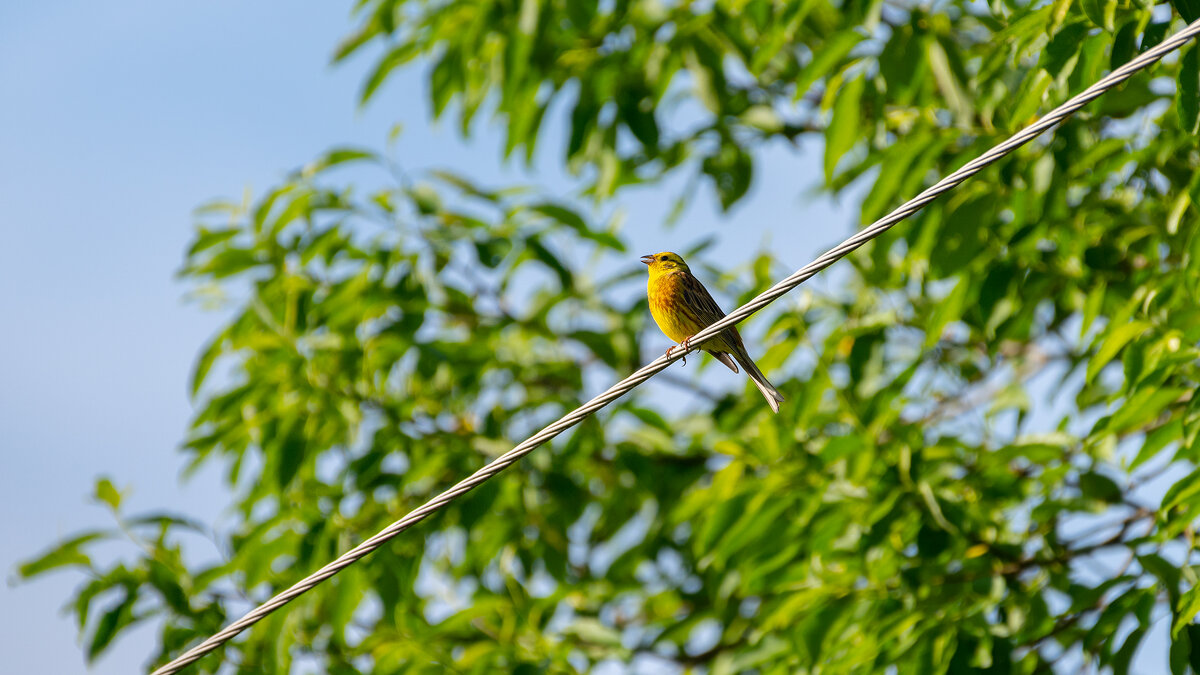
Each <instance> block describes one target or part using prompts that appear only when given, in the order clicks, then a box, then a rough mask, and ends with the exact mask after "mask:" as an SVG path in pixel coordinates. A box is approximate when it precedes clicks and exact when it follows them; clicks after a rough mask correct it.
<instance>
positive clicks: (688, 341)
mask: <svg viewBox="0 0 1200 675" xmlns="http://www.w3.org/2000/svg"><path fill="white" fill-rule="evenodd" d="M676 349H682V350H683V358H682V359H680V361H682V362H683V365H685V366H686V365H687V354H688V352H690V351H692V336H690V335H689V336H687V337H685V338H684V339H683V342H681V343H679V344H677V345H671V346H670V347H667V356H670V355H671V354H673V353H675V350H676Z"/></svg>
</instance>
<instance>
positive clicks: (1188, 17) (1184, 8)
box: [1171, 0, 1200, 49]
mask: <svg viewBox="0 0 1200 675" xmlns="http://www.w3.org/2000/svg"><path fill="white" fill-rule="evenodd" d="M1171 6H1172V7H1174V8H1175V11H1177V12H1179V16H1181V17H1183V20H1184V21H1186V22H1188V23H1192V22H1193V21H1195V20H1196V19H1200V0H1171ZM1193 49H1195V48H1194V47H1193Z"/></svg>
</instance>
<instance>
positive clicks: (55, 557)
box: [17, 530, 109, 579]
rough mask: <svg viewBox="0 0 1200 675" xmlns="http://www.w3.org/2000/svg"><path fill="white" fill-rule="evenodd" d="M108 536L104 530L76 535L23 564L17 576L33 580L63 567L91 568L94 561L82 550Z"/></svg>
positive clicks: (18, 569)
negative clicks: (86, 545) (85, 546)
mask: <svg viewBox="0 0 1200 675" xmlns="http://www.w3.org/2000/svg"><path fill="white" fill-rule="evenodd" d="M108 536H109V533H108V532H106V531H104V530H91V531H88V532H84V533H83V534H78V535H75V536H74V537H71V538H70V539H67V540H66V541H62V542H60V543H59V544H58V545H57V546H55V547H54V548H52V549H50V550H49V551H47V552H45V553H43V554H42V555H40V556H38V557H36V558H34V559H33V560H30V561H28V562H23V563H21V564H20V565H19V566H18V567H17V574H19V575H21V577H22V578H24V579H31V578H33V577H36V576H39V575H41V574H45V573H46V572H49V571H51V570H55V569H59V568H61V567H74V566H78V567H90V566H91V564H92V559H91V558H90V557H89V556H88V555H87V554H86V553H84V552H83V551H81V550H80V549H81V548H83V546H84V545H85V544H88V543H90V542H93V541H97V540H100V539H104V538H107V537H108Z"/></svg>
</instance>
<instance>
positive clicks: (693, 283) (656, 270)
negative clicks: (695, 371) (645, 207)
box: [642, 251, 783, 412]
mask: <svg viewBox="0 0 1200 675" xmlns="http://www.w3.org/2000/svg"><path fill="white" fill-rule="evenodd" d="M642 262H644V263H646V265H647V266H648V267H649V268H650V280H649V281H648V282H647V283H646V297H647V298H649V299H650V315H651V316H653V317H654V322H655V323H657V324H658V327H659V328H661V329H662V332H663V333H666V335H667V337H669V338H671V339H672V340H674V341H675V342H678V343H679V346H680V347H682V348H683V350H684V352H687V351H688V350H690V349H691V345H690V344H689V341H690V340H691V338H692V336H693V335H695V334H696V333H699V332H700V331H701V330H703V329H704V328H705V327H706V326H708V325H709V324H712V323H714V322H716V321H717V320H719V319H720V318H721V317H723V316H725V312H722V311H721V308H720V307H718V306H717V301H716V300H713V297H712V296H711V295H709V293H708V289H707V288H705V287H704V284H702V283H700V281H699V280H698V279H697V278H696V277H694V276H692V271H691V270H690V269H688V266H687V263H685V262H684V261H683V258H680V257H679V255H678V254H676V253H671V252H670V251H666V252H663V253H655V254H654V255H645V256H642ZM674 349H675V347H674V346H672V347H671V348H670V349H668V350H667V354H670V353H671V351H672V350H674ZM704 351H706V352H708V353H709V354H712V355H713V356H714V357H716V359H717V360H718V361H720V362H721V363H724V364H725V365H727V366H729V369H730V370H732V371H733V372H735V373H736V372H737V371H738V369H737V365H735V364H734V361H737V362H738V363H739V364H741V366H742V368H744V369H745V371H746V374H747V375H749V376H750V381H751V382H753V383H754V386H756V387H758V390H759V391H761V392H762V395H763V396H764V397H765V398H766V399H767V405H769V406H771V411H772V412H779V404H780V403H782V402H783V396H782V395H781V394H780V393H779V390H777V389H776V388H775V387H773V386H771V383H770V382H767V378H766V377H764V376H763V374H762V371H760V370H759V369H758V366H756V365H754V361H751V360H750V355H749V354H747V353H746V346H745V345H744V344H742V336H741V335H738V332H737V328H734V327H733V326H730V327H728V328H726V329H725V330H724V331H721V333H720V334H719V335H717V336H716V337H714V338H712V339H711V340H709V341H708V342H706V343H704ZM730 356H732V357H733V358H730Z"/></svg>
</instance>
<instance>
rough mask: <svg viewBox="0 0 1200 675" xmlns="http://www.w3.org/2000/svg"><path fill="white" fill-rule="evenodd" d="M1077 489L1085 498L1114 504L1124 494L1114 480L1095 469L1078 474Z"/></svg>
mask: <svg viewBox="0 0 1200 675" xmlns="http://www.w3.org/2000/svg"><path fill="white" fill-rule="evenodd" d="M1079 491H1080V492H1081V493H1082V494H1083V496H1084V498H1086V499H1095V500H1097V501H1102V502H1107V503H1109V504H1116V503H1119V502H1120V501H1121V497H1122V496H1123V495H1124V493H1123V491H1122V490H1121V487H1120V486H1119V485H1117V483H1116V481H1114V480H1113V479H1111V478H1109V477H1108V476H1104V475H1101V474H1099V473H1096V472H1095V471H1088V472H1087V473H1084V474H1082V475H1080V476H1079Z"/></svg>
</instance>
